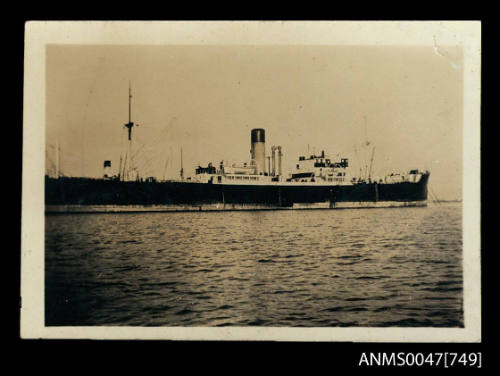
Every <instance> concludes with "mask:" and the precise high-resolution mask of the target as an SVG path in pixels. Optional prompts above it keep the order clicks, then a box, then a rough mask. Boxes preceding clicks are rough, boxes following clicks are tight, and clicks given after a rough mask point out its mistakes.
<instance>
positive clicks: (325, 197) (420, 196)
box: [45, 174, 429, 207]
mask: <svg viewBox="0 0 500 376" xmlns="http://www.w3.org/2000/svg"><path fill="white" fill-rule="evenodd" d="M428 179H429V175H428V174H427V175H424V176H423V177H422V179H421V180H420V182H418V183H410V182H403V183H392V184H377V183H371V184H356V185H345V186H306V185H223V184H205V183H186V182H120V181H116V180H103V179H87V178H60V179H52V178H46V180H45V204H46V205H183V204H186V205H204V204H215V203H221V204H261V205H270V206H278V207H291V206H293V205H294V204H298V203H306V204H307V203H320V202H329V203H330V205H331V206H332V207H334V206H335V205H336V204H337V203H344V202H384V201H398V202H415V201H417V202H418V201H425V200H427V182H428Z"/></svg>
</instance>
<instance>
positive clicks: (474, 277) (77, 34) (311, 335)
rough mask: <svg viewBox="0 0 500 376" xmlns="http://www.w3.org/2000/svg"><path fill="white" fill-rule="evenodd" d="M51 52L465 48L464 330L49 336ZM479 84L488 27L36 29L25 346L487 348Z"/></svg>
mask: <svg viewBox="0 0 500 376" xmlns="http://www.w3.org/2000/svg"><path fill="white" fill-rule="evenodd" d="M49 44H59V45H64V44H67V45H197V46H202V45H325V46H339V45H344V46H348V45H356V46H361V45H362V46H380V47H383V46H433V47H434V48H435V51H436V53H438V52H437V51H438V50H437V49H438V48H439V46H462V48H463V72H464V77H463V136H462V140H463V141H462V142H463V148H462V153H463V177H462V182H463V195H462V208H463V209H462V210H463V218H462V223H463V266H464V274H463V283H464V328H401V327H390V328H372V327H368V328H367V327H352V328H338V327H327V328H287V327H223V328H211V327H102V326H96V327H76V326H68V327H46V326H45V324H44V322H45V319H44V315H45V312H44V301H45V291H44V287H45V283H44V278H45V275H44V263H45V253H44V246H45V241H44V238H45V233H44V232H45V223H44V222H45V219H44V217H45V205H44V174H45V112H46V108H45V105H46V102H45V85H46V83H45V77H46V74H45V72H46V70H45V68H46V67H45V62H46V56H45V54H46V46H47V45H49ZM443 58H445V57H443ZM480 77H481V23H480V22H479V21H442V22H441V21H404V22H403V21H362V22H358V21H339V22H333V21H89V22H87V21H49V22H43V21H33V22H27V23H26V25H25V56H24V103H23V107H24V113H23V162H22V163H23V164H22V166H23V172H22V211H21V221H22V223H21V299H22V300H21V305H22V307H21V333H20V335H21V338H61V339H62V338H64V339H69V338H75V339H76V338H79V339H171V340H258V341H263V340H277V341H342V342H346V341H347V342H480V341H481V259H480V250H481V237H480V228H481V223H480V220H481V218H480V204H481V196H480V193H481V192H480V187H481V176H480V175H481V174H480V166H481V164H480V99H481V95H480V93H481V87H480V83H481V81H480ZM465 177H466V178H465Z"/></svg>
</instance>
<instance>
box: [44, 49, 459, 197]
mask: <svg viewBox="0 0 500 376" xmlns="http://www.w3.org/2000/svg"><path fill="white" fill-rule="evenodd" d="M462 68H463V66H462V51H461V49H460V48H457V47H441V46H440V47H439V51H435V50H434V48H433V47H430V46H429V47H408V46H406V47H387V46H380V47H379V46H68V45H66V46H55V45H51V46H48V47H47V85H46V87H47V96H46V98H47V118H46V121H47V122H46V132H47V133H46V135H47V153H46V154H47V158H46V166H47V171H49V170H50V169H53V166H54V161H55V153H54V146H55V145H56V144H57V143H58V142H59V145H60V149H61V155H60V160H61V170H62V173H63V174H65V175H67V176H89V177H99V176H102V172H103V161H104V160H106V159H110V160H111V161H112V164H113V169H115V170H116V169H117V168H118V165H119V159H120V153H121V152H122V151H124V150H125V143H126V141H125V140H126V129H125V128H124V127H123V125H124V124H125V123H126V122H127V121H128V85H129V81H131V83H132V95H133V98H132V120H133V121H134V122H136V123H138V124H139V127H138V128H134V130H133V137H134V140H135V141H134V142H135V145H134V147H135V150H136V152H137V153H138V155H137V164H138V167H139V168H140V169H141V172H142V176H156V177H157V178H160V179H162V178H163V177H164V176H165V177H166V178H176V177H178V176H179V169H180V147H181V145H182V148H183V154H184V158H183V159H184V171H185V176H190V175H194V169H195V167H196V166H198V164H201V165H206V164H207V163H208V162H213V163H214V164H218V163H219V162H220V161H221V160H224V161H227V162H231V163H233V162H236V163H242V162H247V161H249V151H250V130H251V129H252V128H264V129H265V130H266V150H267V151H268V152H270V147H271V145H281V146H282V148H283V154H284V157H283V169H284V172H285V173H287V172H290V171H291V169H292V168H293V166H294V165H295V164H296V161H297V159H298V156H299V155H304V154H306V153H307V150H308V149H307V148H308V145H309V151H310V153H312V151H313V150H315V151H316V152H317V153H319V152H320V151H321V150H323V149H324V150H325V151H326V152H327V154H330V155H332V156H336V155H337V154H339V157H346V158H349V160H350V162H351V166H352V174H354V175H357V174H358V172H359V168H360V167H362V166H364V164H365V161H367V163H369V159H370V155H371V152H372V147H373V146H374V147H375V148H376V149H375V158H374V164H373V169H374V175H384V174H387V173H390V172H399V171H408V170H410V169H414V168H420V169H428V170H430V172H431V178H430V182H429V184H430V187H431V189H432V190H433V191H434V192H435V193H436V195H437V196H438V197H439V198H441V199H455V198H461V196H462V195H461V188H462V184H461V179H462V126H463V124H462V96H463V91H462V82H463V80H462V77H463V69H462ZM366 140H368V141H370V146H369V147H364V148H363V147H362V145H363V144H364V143H365V142H366ZM167 159H168V164H167V169H166V171H165V165H166V161H167Z"/></svg>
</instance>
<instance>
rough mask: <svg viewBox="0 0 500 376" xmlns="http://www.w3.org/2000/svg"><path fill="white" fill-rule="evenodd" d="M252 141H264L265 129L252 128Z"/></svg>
mask: <svg viewBox="0 0 500 376" xmlns="http://www.w3.org/2000/svg"><path fill="white" fill-rule="evenodd" d="M252 142H266V131H265V130H264V129H262V128H257V129H252Z"/></svg>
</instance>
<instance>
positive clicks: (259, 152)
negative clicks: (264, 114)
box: [250, 128, 266, 175]
mask: <svg viewBox="0 0 500 376" xmlns="http://www.w3.org/2000/svg"><path fill="white" fill-rule="evenodd" d="M251 134H252V136H251V141H252V144H251V150H250V153H251V156H252V164H253V165H254V166H255V173H256V174H258V175H262V174H264V172H265V171H266V131H265V130H264V129H262V128H257V129H252V133H251Z"/></svg>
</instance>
